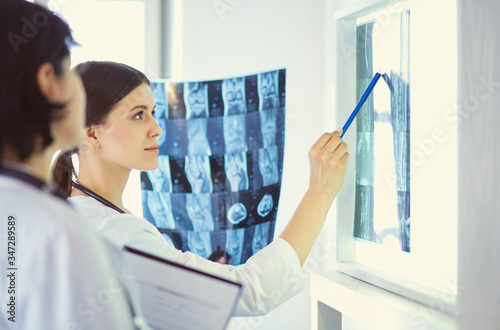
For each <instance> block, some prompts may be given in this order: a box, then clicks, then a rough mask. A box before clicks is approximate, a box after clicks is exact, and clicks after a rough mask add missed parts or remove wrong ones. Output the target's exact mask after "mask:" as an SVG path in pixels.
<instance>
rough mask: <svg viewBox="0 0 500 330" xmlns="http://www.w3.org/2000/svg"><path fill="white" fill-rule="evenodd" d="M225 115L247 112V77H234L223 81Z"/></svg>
mask: <svg viewBox="0 0 500 330" xmlns="http://www.w3.org/2000/svg"><path fill="white" fill-rule="evenodd" d="M222 97H223V100H224V115H225V116H228V115H241V114H244V113H246V112H247V105H246V97H245V79H244V78H243V77H240V78H232V79H225V80H224V81H223V82H222Z"/></svg>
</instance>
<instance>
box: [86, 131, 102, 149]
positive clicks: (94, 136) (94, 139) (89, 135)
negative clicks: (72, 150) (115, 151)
mask: <svg viewBox="0 0 500 330" xmlns="http://www.w3.org/2000/svg"><path fill="white" fill-rule="evenodd" d="M98 135H99V134H98V132H97V127H96V126H95V125H90V126H88V127H87V128H85V140H84V143H85V144H87V145H88V146H89V147H91V148H92V149H93V150H94V151H95V150H97V149H99V146H100V144H99V140H98Z"/></svg>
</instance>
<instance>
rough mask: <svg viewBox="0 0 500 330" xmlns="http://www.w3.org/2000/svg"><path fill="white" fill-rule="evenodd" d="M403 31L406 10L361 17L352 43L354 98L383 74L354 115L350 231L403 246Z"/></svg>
mask: <svg viewBox="0 0 500 330" xmlns="http://www.w3.org/2000/svg"><path fill="white" fill-rule="evenodd" d="M375 31H376V32H375ZM409 31H410V12H409V11H403V12H401V13H399V14H397V15H390V17H386V19H384V20H383V22H379V21H378V20H375V21H370V22H367V23H363V24H361V25H359V26H358V28H357V47H356V49H357V55H356V66H357V69H356V74H357V77H356V95H357V98H358V99H359V97H360V96H361V94H362V93H363V91H364V90H365V88H366V87H367V85H368V84H369V82H370V80H371V78H372V77H373V75H374V74H375V72H380V73H387V74H388V78H389V80H388V81H387V85H386V84H378V85H377V86H375V88H374V90H373V93H372V95H371V96H370V97H369V98H368V100H367V102H366V103H365V104H364V105H363V107H362V108H361V110H360V113H359V114H358V117H357V139H356V195H355V196H356V197H355V219H354V237H355V238H357V239H362V240H366V241H370V242H372V243H375V244H377V245H381V246H384V247H387V248H392V249H395V250H399V251H404V252H410V228H411V226H410V167H409V163H410V124H409V123H410V106H409V104H410V103H409V84H410V80H409V77H410V74H409V70H410V67H409V63H410V62H409V61H410V59H409ZM388 85H389V86H390V87H389V86H388Z"/></svg>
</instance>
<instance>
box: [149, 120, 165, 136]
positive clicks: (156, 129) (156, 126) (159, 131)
mask: <svg viewBox="0 0 500 330" xmlns="http://www.w3.org/2000/svg"><path fill="white" fill-rule="evenodd" d="M152 124H153V127H152V129H151V131H150V132H151V136H152V137H159V136H160V135H162V134H163V129H162V128H161V127H160V125H159V124H158V122H157V121H156V119H155V118H154V117H153V119H152Z"/></svg>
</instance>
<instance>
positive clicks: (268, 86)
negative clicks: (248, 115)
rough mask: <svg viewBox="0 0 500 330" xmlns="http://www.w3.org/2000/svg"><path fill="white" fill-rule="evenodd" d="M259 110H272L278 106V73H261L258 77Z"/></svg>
mask: <svg viewBox="0 0 500 330" xmlns="http://www.w3.org/2000/svg"><path fill="white" fill-rule="evenodd" d="M258 85H259V99H260V104H259V110H261V111H262V110H273V109H277V108H278V106H279V99H278V71H272V72H266V73H261V74H259V75H258Z"/></svg>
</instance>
